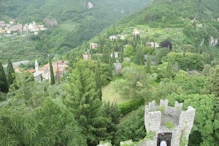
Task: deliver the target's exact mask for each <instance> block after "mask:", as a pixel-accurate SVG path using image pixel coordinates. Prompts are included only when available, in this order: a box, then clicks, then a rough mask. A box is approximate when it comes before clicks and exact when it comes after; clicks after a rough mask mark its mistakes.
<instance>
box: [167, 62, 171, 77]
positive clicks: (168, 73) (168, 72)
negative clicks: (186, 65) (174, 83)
mask: <svg viewBox="0 0 219 146" xmlns="http://www.w3.org/2000/svg"><path fill="white" fill-rule="evenodd" d="M172 72H173V67H172V63H171V62H170V61H168V64H167V68H166V78H172Z"/></svg>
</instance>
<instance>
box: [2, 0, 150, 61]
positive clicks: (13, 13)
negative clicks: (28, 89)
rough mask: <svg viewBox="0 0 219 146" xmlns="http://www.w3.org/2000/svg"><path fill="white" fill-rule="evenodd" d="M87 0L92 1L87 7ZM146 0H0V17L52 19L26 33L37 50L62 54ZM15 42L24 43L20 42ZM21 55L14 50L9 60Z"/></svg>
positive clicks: (33, 19)
mask: <svg viewBox="0 0 219 146" xmlns="http://www.w3.org/2000/svg"><path fill="white" fill-rule="evenodd" d="M89 2H91V3H92V5H93V7H92V8H90V9H89V8H88V3H89ZM150 3H151V0H136V1H132V0H119V1H116V0H112V1H107V0H95V1H92V0H91V1H87V0H80V1H79V0H73V1H72V0H64V1H58V0H28V1H27V0H3V1H1V2H0V20H4V21H6V22H9V20H11V19H14V20H15V21H16V22H17V23H22V24H25V23H30V22H32V21H35V22H37V23H42V24H44V20H45V19H56V20H57V21H58V24H59V25H58V26H57V27H52V28H51V27H49V30H47V31H45V32H41V33H40V34H39V35H38V36H36V37H30V41H31V40H32V41H33V42H32V43H33V44H35V45H34V46H33V47H32V49H31V50H32V51H33V52H34V50H36V52H37V51H38V50H40V51H42V52H43V54H48V53H51V54H64V53H66V52H67V51H69V50H71V49H73V48H75V47H76V46H78V45H80V44H82V42H83V41H87V40H89V39H91V38H92V37H94V36H95V35H97V34H98V33H99V32H101V31H102V30H103V29H104V28H106V27H107V26H109V25H111V24H113V23H114V22H115V21H117V20H119V19H120V18H122V17H124V16H127V15H129V14H131V13H134V12H136V11H138V10H140V9H142V8H143V7H145V6H147V5H149V4H150ZM46 26H47V25H46ZM12 43H13V42H12ZM18 46H25V44H24V43H20V44H18ZM13 49H14V50H15V49H17V48H10V49H7V48H5V49H4V51H7V50H10V51H11V50H13ZM18 50H19V49H18ZM15 56H18V57H15ZM22 57H24V59H25V58H26V57H25V56H21V55H19V54H17V53H15V54H14V55H13V60H18V59H20V58H22ZM32 57H36V56H32ZM39 57H41V58H43V57H45V56H39ZM3 61H5V60H3Z"/></svg>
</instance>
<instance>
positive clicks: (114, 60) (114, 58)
mask: <svg viewBox="0 0 219 146" xmlns="http://www.w3.org/2000/svg"><path fill="white" fill-rule="evenodd" d="M115 62H116V57H115V51H114V50H113V63H115Z"/></svg>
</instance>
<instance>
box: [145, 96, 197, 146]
mask: <svg viewBox="0 0 219 146" xmlns="http://www.w3.org/2000/svg"><path fill="white" fill-rule="evenodd" d="M182 108H183V103H178V102H177V101H176V102H175V105H174V107H171V106H168V100H160V105H156V103H155V101H152V102H150V103H149V104H148V105H146V106H145V128H146V130H147V132H148V133H149V132H154V133H155V135H156V136H155V140H154V143H153V145H154V146H159V144H158V143H160V140H162V139H165V137H166V141H167V143H168V145H167V146H179V145H180V142H182V137H183V141H186V142H187V141H188V138H189V134H190V132H191V129H192V127H193V123H194V118H195V109H194V108H192V107H190V106H189V107H188V109H187V110H186V111H182ZM165 135H166V136H165Z"/></svg>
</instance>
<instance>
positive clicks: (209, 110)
mask: <svg viewBox="0 0 219 146" xmlns="http://www.w3.org/2000/svg"><path fill="white" fill-rule="evenodd" d="M167 99H169V101H170V104H174V102H175V101H178V102H180V103H184V107H188V106H192V107H193V108H195V109H196V113H195V121H194V125H193V128H192V133H191V134H190V138H189V145H197V146H198V145H199V146H200V145H201V146H210V145H217V143H215V144H214V132H213V131H214V129H215V128H216V126H215V125H216V124H215V123H214V121H213V119H214V111H213V108H214V100H213V96H212V95H210V96H208V95H199V94H190V95H183V94H179V95H178V94H171V95H169V96H168V97H167ZM217 126H218V125H217Z"/></svg>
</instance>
